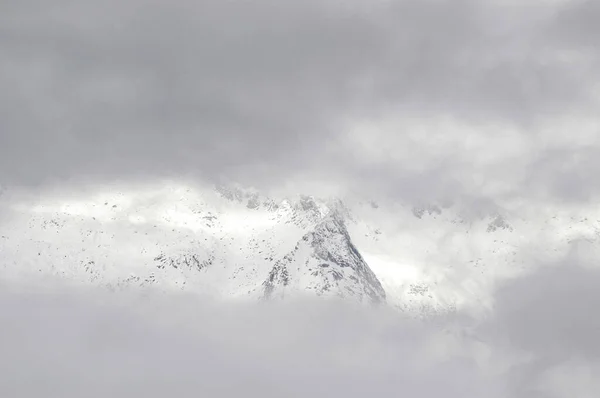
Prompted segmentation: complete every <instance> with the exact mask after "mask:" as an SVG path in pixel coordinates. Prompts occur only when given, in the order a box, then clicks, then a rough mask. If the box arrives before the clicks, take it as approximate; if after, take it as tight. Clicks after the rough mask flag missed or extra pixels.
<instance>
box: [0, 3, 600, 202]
mask: <svg viewBox="0 0 600 398" xmlns="http://www.w3.org/2000/svg"><path fill="white" fill-rule="evenodd" d="M599 19H600V3H598V2H597V1H559V0H554V1H552V0H533V1H527V2H520V1H504V0H503V1H500V0H498V1H481V0H477V1H475V0H473V1H470V0H451V1H443V0H431V1H423V0H410V1H404V0H397V1H393V0H390V1H369V2H366V1H358V0H350V1H345V2H339V1H332V0H302V1H299V0H290V1H284V2H281V1H270V0H269V1H262V0H261V1H256V2H243V1H220V0H201V1H187V0H172V1H169V2H165V1H152V0H148V1H140V0H132V1H127V2H122V1H116V0H105V1H94V0H83V1H67V0H58V1H53V2H47V1H41V0H21V1H18V2H2V4H1V5H0V114H1V118H0V181H1V182H2V183H4V184H8V185H12V184H25V185H30V186H37V185H40V184H43V183H47V182H57V181H58V182H61V181H67V180H69V179H76V180H79V181H88V182H89V181H96V180H111V179H114V178H119V179H138V180H139V179H152V178H155V177H157V176H169V177H170V176H178V177H181V176H185V178H193V179H201V180H206V179H208V180H212V179H219V178H226V179H231V180H235V181H239V182H241V183H243V184H246V185H254V186H257V187H261V188H272V187H277V186H281V185H284V184H288V185H289V184H290V182H292V183H293V182H297V183H298V184H300V183H302V182H303V181H304V182H307V181H308V182H311V183H313V185H314V187H313V188H314V189H317V187H318V186H319V184H321V185H331V184H336V185H337V186H339V187H341V189H342V190H357V189H369V190H370V191H373V192H374V195H377V194H386V195H391V196H394V197H398V198H402V199H411V200H412V199H422V198H424V197H425V198H427V199H430V198H434V199H437V198H438V197H446V196H450V197H456V196H463V195H466V196H472V197H488V198H489V197H498V198H503V197H514V196H527V197H530V198H531V199H532V200H547V199H549V198H550V199H559V200H569V201H578V202H581V201H584V202H585V201H589V200H591V199H592V198H593V197H594V196H595V195H596V194H598V193H599V192H600V191H599V188H600V182H598V181H600V180H598V179H597V178H594V176H596V175H597V174H598V172H600V163H599V161H598V159H599V157H598V156H596V154H597V151H598V145H600V138H599V137H600V134H599V132H598V122H599V121H600V116H598V115H600V112H597V110H598V92H599V91H598V90H599V84H598V83H599V73H600V72H598V71H600V65H599V54H600V50H599V49H598V46H597V45H596V44H597V43H598V41H599V40H600V27H599V26H600V25H599V24H598V23H597V21H598V20H599ZM298 186H300V185H298ZM306 186H307V187H308V188H307V189H311V187H312V186H311V185H310V184H308V185H306Z"/></svg>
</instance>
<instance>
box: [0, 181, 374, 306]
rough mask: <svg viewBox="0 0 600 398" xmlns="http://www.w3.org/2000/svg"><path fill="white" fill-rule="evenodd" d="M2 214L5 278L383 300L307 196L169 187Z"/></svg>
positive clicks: (341, 230) (330, 218)
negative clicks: (56, 277) (41, 277)
mask: <svg viewBox="0 0 600 398" xmlns="http://www.w3.org/2000/svg"><path fill="white" fill-rule="evenodd" d="M7 206H10V214H11V217H10V218H11V220H10V221H9V222H4V223H2V224H1V227H2V229H1V231H2V238H1V239H2V240H1V241H0V242H1V243H0V256H1V257H0V259H1V261H2V262H1V264H0V266H1V268H0V269H1V272H2V276H4V277H9V278H21V279H23V278H24V279H27V278H30V277H32V276H33V275H35V274H51V275H59V276H61V277H65V278H68V279H70V280H74V281H77V282H82V283H94V284H100V285H104V286H107V287H109V288H111V289H120V288H126V287H131V286H136V287H144V286H154V287H158V288H164V289H173V288H175V289H181V290H191V291H198V292H202V293H208V294H214V295H218V296H226V297H246V296H250V297H255V298H267V297H270V296H271V295H272V293H273V292H274V291H277V292H280V293H281V294H283V292H284V291H285V292H287V294H288V295H289V294H290V293H294V292H307V291H312V292H314V293H315V294H317V295H335V296H339V297H344V298H354V299H356V300H358V301H361V302H381V301H385V292H384V291H383V289H382V287H381V285H380V283H379V281H378V280H377V277H376V276H375V275H374V274H373V273H372V272H371V270H370V269H369V267H368V265H367V264H366V263H365V262H364V260H363V259H362V257H361V256H360V254H359V253H358V251H357V250H356V248H355V247H354V246H353V244H352V242H351V238H350V236H349V235H348V233H347V231H346V229H345V226H344V224H343V220H341V219H339V217H338V216H337V214H336V215H334V214H333V211H332V209H330V208H329V207H328V206H327V205H326V204H325V203H324V202H318V201H315V200H314V199H313V198H310V197H307V196H301V197H298V198H293V199H291V200H281V201H278V202H275V201H273V200H272V199H268V198H263V197H260V196H259V195H258V194H256V193H254V192H246V191H242V190H240V189H235V188H234V189H226V188H224V187H219V188H217V189H206V190H203V191H202V192H200V191H198V190H193V189H191V188H189V187H184V186H174V185H170V186H165V187H163V188H160V189H158V190H157V189H153V188H150V189H137V190H135V192H131V191H129V192H124V191H116V192H113V191H108V192H107V193H100V194H95V195H92V196H91V197H86V198H85V199H77V200H66V199H65V198H64V197H59V198H56V199H53V200H50V199H45V200H44V201H39V200H34V201H29V202H27V201H16V202H10V204H9V205H7ZM332 208H335V207H334V206H332ZM278 270H279V271H278Z"/></svg>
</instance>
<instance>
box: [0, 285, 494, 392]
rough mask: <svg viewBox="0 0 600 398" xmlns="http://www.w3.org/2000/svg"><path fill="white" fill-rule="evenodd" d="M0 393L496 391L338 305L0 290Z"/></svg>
mask: <svg viewBox="0 0 600 398" xmlns="http://www.w3.org/2000/svg"><path fill="white" fill-rule="evenodd" d="M0 320H1V321H2V325H3V328H2V329H1V331H0V337H1V339H0V351H1V352H2V356H1V357H0V358H1V359H0V370H1V372H0V393H2V395H3V396H19V397H36V396H40V394H41V395H44V396H46V397H78V396H82V395H85V396H89V397H103V396H106V395H107V394H108V395H111V396H129V397H138V396H139V397H160V396H164V395H165V394H168V395H182V396H188V395H190V394H192V395H203V396H205V395H209V396H213V397H236V396H240V395H243V396H245V397H282V396H285V397H306V396H330V397H344V398H351V397H362V396H365V395H382V394H383V395H389V394H408V395H419V396H423V397H435V396H439V395H440V394H443V396H445V397H479V396H482V395H484V396H486V397H502V396H503V395H501V394H500V393H499V392H500V389H501V385H500V384H498V383H496V381H495V380H493V379H491V377H490V376H489V375H486V373H485V371H484V370H482V369H478V368H477V365H476V364H475V363H474V362H473V361H471V360H469V359H468V358H466V359H465V358H461V357H457V358H453V357H451V356H449V354H448V353H447V352H445V351H443V350H442V351H439V350H438V351H437V352H434V351H432V350H429V349H428V347H427V346H428V345H429V340H434V338H435V337H436V335H435V333H434V332H435V330H434V329H433V328H432V327H430V326H428V325H427V324H418V323H415V322H412V321H409V320H407V319H404V318H403V317H401V316H400V315H399V314H397V313H391V312H389V311H386V310H383V309H380V310H373V309H371V310H368V309H364V308H363V309H359V308H355V307H350V306H347V305H342V304H341V303H329V304H326V303H322V302H321V303H317V302H310V301H309V302H295V303H286V304H270V305H263V306H259V305H256V304H253V305H249V304H237V305H236V304H231V303H229V304H225V303H214V302H213V303H210V302H206V301H202V300H198V299H197V298H195V297H185V296H181V297H178V296H170V297H156V296H153V295H150V296H147V297H144V298H140V297H137V298H133V297H127V296H112V297H111V296H107V295H106V293H104V294H102V293H98V292H97V294H93V293H90V292H89V291H88V292H82V291H79V292H77V291H69V290H66V292H65V290H64V289H63V292H62V293H60V294H58V293H49V294H40V293H39V292H38V293H37V294H31V293H23V292H20V293H15V292H13V293H2V295H1V297H0Z"/></svg>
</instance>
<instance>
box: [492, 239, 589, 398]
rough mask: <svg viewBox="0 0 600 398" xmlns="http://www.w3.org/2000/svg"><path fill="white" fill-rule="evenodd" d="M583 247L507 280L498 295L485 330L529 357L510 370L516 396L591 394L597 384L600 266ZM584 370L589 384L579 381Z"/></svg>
mask: <svg viewBox="0 0 600 398" xmlns="http://www.w3.org/2000/svg"><path fill="white" fill-rule="evenodd" d="M575 246H576V245H575ZM584 246H585V245H584ZM582 250H583V252H585V248H584V247H583V248H577V247H575V248H574V249H573V251H572V252H571V253H570V254H569V255H568V256H567V257H566V258H564V259H562V260H559V261H557V262H556V263H554V264H546V265H545V266H542V267H539V268H538V270H537V271H535V272H533V273H531V274H529V275H526V276H524V277H521V278H517V279H514V280H511V281H509V282H507V283H505V284H503V285H502V286H501V288H500V289H499V290H498V292H497V294H496V305H495V309H494V313H493V321H492V322H490V323H487V324H486V325H485V329H487V332H485V333H483V334H484V335H487V336H489V335H490V334H491V335H495V336H496V338H497V339H496V340H495V341H496V343H497V344H499V347H504V349H507V350H516V352H521V353H522V354H524V355H525V356H526V358H528V360H526V361H524V362H522V363H521V364H518V365H515V366H514V367H513V368H512V369H511V371H510V373H509V379H510V380H512V381H511V382H510V384H511V385H512V386H513V387H512V388H513V389H514V393H513V396H518V397H521V396H522V397H532V396H535V397H538V396H539V397H559V396H563V395H561V394H567V395H568V394H572V391H573V389H574V388H583V389H588V392H583V390H582V392H581V394H582V395H581V396H587V395H585V394H590V393H591V392H592V391H594V389H597V386H594V383H593V380H597V379H598V375H599V373H598V371H599V369H600V368H598V365H599V364H600V342H599V341H598V337H597V336H598V333H599V332H600V318H598V317H597V316H595V315H594V314H595V312H596V308H597V305H598V302H600V295H599V293H598V289H597V286H598V283H600V271H599V270H598V268H597V266H596V264H595V263H590V262H589V259H587V260H586V259H585V257H586V256H585V253H583V252H582ZM580 370H583V372H584V373H587V374H589V375H590V377H591V379H590V380H587V381H586V382H587V383H588V386H587V387H586V386H585V383H584V382H582V381H581V380H577V371H580ZM573 373H575V374H573ZM579 373H581V371H580V372H579ZM561 391H562V392H561ZM567 391H568V393H566V392H567ZM535 394H537V395H535ZM590 396H591V395H590Z"/></svg>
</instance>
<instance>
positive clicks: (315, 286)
mask: <svg viewBox="0 0 600 398" xmlns="http://www.w3.org/2000/svg"><path fill="white" fill-rule="evenodd" d="M263 285H264V297H266V298H270V297H272V296H273V295H275V294H280V295H281V296H283V294H284V293H285V291H286V290H289V289H296V290H297V289H301V290H303V291H311V292H314V293H315V294H316V295H318V296H325V295H334V296H338V297H341V298H348V297H355V298H358V299H359V300H360V301H369V302H374V303H379V302H384V301H385V291H384V290H383V287H382V286H381V283H380V282H379V280H378V279H377V276H375V274H374V273H373V271H371V269H370V268H369V266H368V264H367V263H366V262H365V260H364V259H363V257H362V256H361V254H360V253H359V251H358V249H357V248H356V246H354V244H353V243H352V239H351V238H350V235H349V234H348V231H347V230H346V226H345V225H344V220H343V219H342V218H341V217H340V216H339V215H337V214H334V215H331V216H328V217H326V218H325V219H324V220H322V221H320V222H319V223H318V224H317V225H316V226H315V227H314V228H313V230H312V231H310V232H307V233H306V234H305V235H304V236H303V237H302V239H300V240H299V241H298V243H296V246H295V247H294V249H293V250H292V251H290V252H289V253H287V254H286V255H285V256H284V257H283V258H282V259H280V260H278V261H276V262H275V264H274V265H273V267H272V269H271V271H270V272H269V275H268V277H267V279H266V280H265V281H264V282H263Z"/></svg>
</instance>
